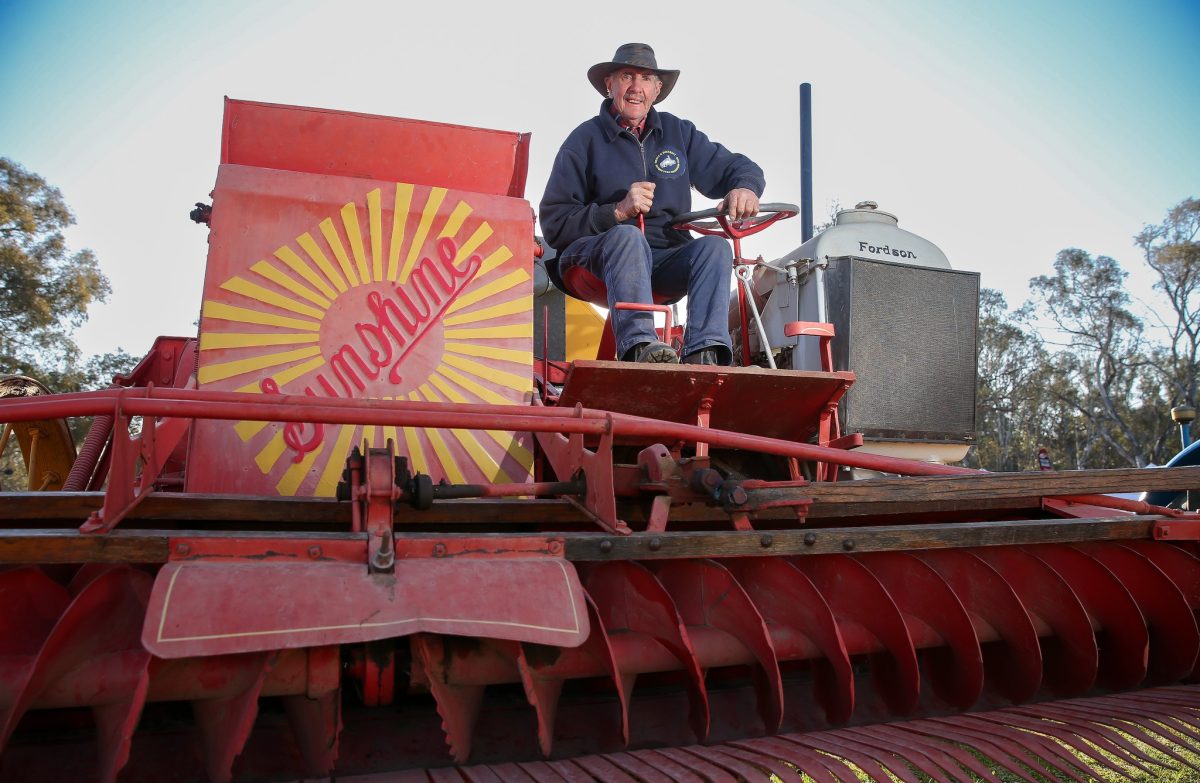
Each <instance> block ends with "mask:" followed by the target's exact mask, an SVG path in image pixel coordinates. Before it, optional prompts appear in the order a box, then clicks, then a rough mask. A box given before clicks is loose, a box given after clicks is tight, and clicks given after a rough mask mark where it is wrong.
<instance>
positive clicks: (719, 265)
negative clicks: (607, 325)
mask: <svg viewBox="0 0 1200 783" xmlns="http://www.w3.org/2000/svg"><path fill="white" fill-rule="evenodd" d="M558 265H559V270H560V271H559V273H560V274H562V271H563V270H565V269H567V268H568V267H570V266H582V267H584V268H585V269H587V270H588V271H589V272H591V273H592V274H593V275H595V276H596V277H598V278H599V279H601V280H603V281H604V285H605V287H606V288H607V289H608V306H609V309H610V310H611V313H610V314H611V316H612V324H613V333H614V334H615V336H616V338H617V358H618V359H619V358H621V357H622V356H624V355H625V353H626V352H627V351H629V349H630V348H633V347H634V346H635V345H638V344H639V343H648V342H651V341H653V340H657V339H658V336H657V334H655V331H654V316H653V314H652V313H646V312H638V311H634V310H616V309H614V308H613V305H615V304H616V303H617V302H639V303H642V304H650V303H652V302H653V301H654V294H658V295H659V296H660V297H662V296H665V297H667V298H668V301H675V300H678V299H681V298H683V297H684V296H685V295H686V296H687V298H688V301H687V327H686V329H685V330H684V335H683V355H684V356H687V355H688V354H692V353H695V352H696V351H700V350H703V349H705V348H716V349H718V350H717V353H718V354H719V359H720V360H721V362H722V363H723V364H728V363H729V361H730V359H731V357H732V355H733V354H732V350H731V347H730V341H729V279H730V277H729V276H730V272H731V271H732V269H733V253H732V252H731V251H730V249H729V243H728V242H726V241H725V240H724V239H721V238H720V237H710V236H704V237H700V238H698V239H695V240H693V241H691V242H688V243H687V244H683V245H676V246H674V247H667V248H652V247H650V245H649V244H648V243H647V242H646V238H645V237H644V236H642V232H641V231H638V229H637V227H636V226H630V225H624V224H622V225H619V226H614V227H613V228H610V229H609V230H608V231H606V232H604V233H603V234H597V235H595V236H590V237H583V238H582V239H577V240H575V241H574V242H572V243H571V244H570V246H569V247H567V249H566V250H564V251H563V252H562V253H560V254H559V256H558Z"/></svg>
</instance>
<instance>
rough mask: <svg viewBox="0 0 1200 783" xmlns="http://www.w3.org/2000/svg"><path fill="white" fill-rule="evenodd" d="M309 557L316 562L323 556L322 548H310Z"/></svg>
mask: <svg viewBox="0 0 1200 783" xmlns="http://www.w3.org/2000/svg"><path fill="white" fill-rule="evenodd" d="M308 556H309V557H311V558H312V559H313V560H316V559H317V558H319V557H320V556H321V547H319V546H310V547H309V548H308Z"/></svg>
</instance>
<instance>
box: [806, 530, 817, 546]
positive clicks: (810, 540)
mask: <svg viewBox="0 0 1200 783" xmlns="http://www.w3.org/2000/svg"><path fill="white" fill-rule="evenodd" d="M815 543H817V534H816V533H805V534H804V545H805V546H812V545H813V544H815Z"/></svg>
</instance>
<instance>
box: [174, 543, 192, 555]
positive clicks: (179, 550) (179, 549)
mask: <svg viewBox="0 0 1200 783" xmlns="http://www.w3.org/2000/svg"><path fill="white" fill-rule="evenodd" d="M191 551H192V548H191V547H190V546H188V545H187V544H185V543H183V542H180V543H178V544H176V545H175V554H177V555H186V554H187V553H188V552H191Z"/></svg>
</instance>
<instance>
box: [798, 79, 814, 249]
mask: <svg viewBox="0 0 1200 783" xmlns="http://www.w3.org/2000/svg"><path fill="white" fill-rule="evenodd" d="M812 176H813V170H812V85H811V84H809V83H808V82H804V83H803V84H801V85H800V221H801V234H800V237H801V241H803V242H807V241H808V240H810V239H812V235H813V209H812Z"/></svg>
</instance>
